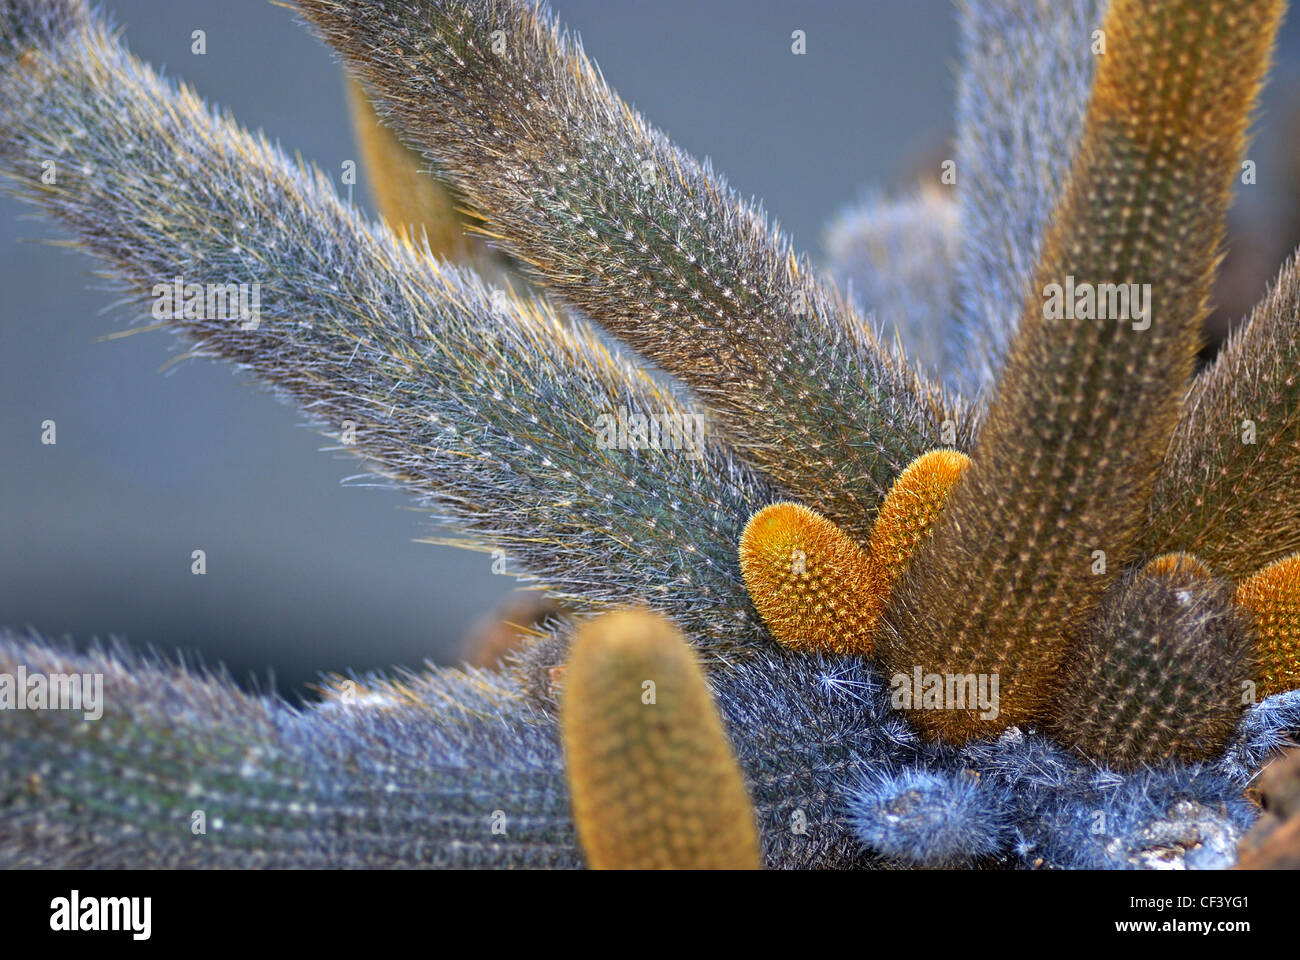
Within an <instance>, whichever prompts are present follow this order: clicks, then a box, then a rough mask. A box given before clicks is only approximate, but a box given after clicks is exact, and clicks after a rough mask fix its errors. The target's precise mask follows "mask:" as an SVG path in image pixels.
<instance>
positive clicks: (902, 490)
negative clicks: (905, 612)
mask: <svg viewBox="0 0 1300 960" xmlns="http://www.w3.org/2000/svg"><path fill="white" fill-rule="evenodd" d="M970 462H971V461H970V457H968V456H966V454H964V453H959V452H958V451H956V450H931V451H930V452H928V453H923V454H921V455H920V456H919V457H917V458H916V459H915V460H913V461H912V462H911V463H910V464H908V465H907V468H906V469H904V470H903V472H902V473H900V474H899V475H898V479H897V480H895V481H894V485H893V486H892V487H890V488H889V494H888V496H886V497H885V501H884V503H882V504H881V505H880V513H879V514H878V515H877V516H876V525H875V526H874V527H872V529H871V540H870V542H869V543H868V545H867V548H868V551H869V552H870V554H871V564H872V567H873V568H874V570H875V575H876V578H877V579H878V580H879V581H880V582H882V583H883V584H884V585H885V589H884V590H883V591H882V592H883V598H882V599H888V593H889V588H891V587H892V586H893V585H894V583H895V581H897V580H898V578H899V577H900V576H902V573H903V571H904V570H905V569H907V564H908V563H909V562H910V561H911V559H912V555H913V554H914V553H916V548H917V547H918V546H919V545H920V544H921V541H923V540H924V539H925V537H926V536H927V535H928V534H929V532H930V528H931V527H933V526H934V521H935V520H937V519H938V518H939V513H940V512H941V511H942V510H943V505H944V504H945V503H946V502H947V501H948V494H950V493H951V492H952V491H953V488H955V487H956V486H957V481H959V480H960V479H961V475H962V474H963V473H964V472H965V471H966V468H967V467H969V466H970ZM873 619H874V618H873Z"/></svg>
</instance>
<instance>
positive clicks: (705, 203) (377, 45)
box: [298, 0, 969, 535]
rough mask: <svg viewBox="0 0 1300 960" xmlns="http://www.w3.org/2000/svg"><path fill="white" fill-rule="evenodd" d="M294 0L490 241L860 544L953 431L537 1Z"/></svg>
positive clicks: (955, 406)
mask: <svg viewBox="0 0 1300 960" xmlns="http://www.w3.org/2000/svg"><path fill="white" fill-rule="evenodd" d="M298 6H299V8H300V9H301V10H302V12H303V14H304V16H306V17H307V19H308V20H309V21H310V22H311V23H313V24H314V25H315V26H316V27H317V28H318V30H319V31H320V33H321V35H322V36H323V37H324V39H325V40H326V41H327V42H329V43H330V44H331V45H332V46H334V47H335V48H336V49H338V50H339V51H340V53H341V54H342V55H343V57H344V58H345V61H346V64H347V66H348V68H349V69H350V70H352V71H353V72H354V73H355V74H356V75H357V76H358V77H359V78H360V79H361V80H362V81H363V82H364V83H365V84H366V88H367V90H368V91H369V92H370V93H371V94H372V95H373V96H374V97H375V98H376V103H377V106H378V107H379V109H380V111H381V112H382V113H383V114H384V115H385V118H386V120H387V121H388V122H389V123H391V124H392V125H393V127H394V129H396V130H398V131H399V132H400V133H401V134H402V137H403V139H404V140H405V141H406V142H407V143H409V144H412V145H417V146H419V147H420V148H421V149H423V150H424V151H425V153H426V155H427V156H428V157H429V158H430V160H431V161H433V162H434V163H436V164H437V165H438V168H439V170H440V171H442V172H443V173H445V175H446V176H447V177H448V179H449V180H450V181H451V182H452V183H453V184H454V185H455V186H456V187H457V188H458V189H459V190H460V191H461V192H462V193H463V194H464V195H465V196H466V197H467V198H468V199H469V200H470V201H471V202H472V203H473V204H474V205H475V207H476V208H477V209H478V211H479V212H480V213H481V214H482V215H483V216H484V217H485V218H486V221H487V222H486V225H485V231H486V232H487V233H488V235H489V236H491V237H493V238H495V239H496V240H497V241H498V242H499V243H500V244H501V245H502V247H503V248H504V249H505V250H506V251H507V252H509V253H511V254H513V255H514V256H515V257H516V258H517V259H518V260H520V261H521V262H523V263H526V264H528V265H529V266H530V267H531V268H532V271H533V274H534V275H535V276H536V278H537V279H538V280H539V281H540V282H542V283H543V284H545V285H546V286H548V287H549V288H550V289H551V290H552V291H554V292H556V293H557V294H559V295H560V296H562V297H564V298H565V299H566V300H567V301H568V302H570V303H572V304H573V305H575V306H577V307H578V308H580V309H581V310H582V311H583V312H584V313H585V314H586V315H587V316H589V317H591V318H593V319H594V320H595V321H596V322H598V323H600V324H601V325H603V326H604V327H605V328H607V329H608V330H610V331H611V332H612V333H613V334H615V335H616V336H617V337H619V338H620V339H622V340H623V341H625V342H627V343H629V344H631V345H632V346H633V347H635V348H636V349H637V350H638V351H640V352H641V353H642V354H643V355H644V356H646V357H648V358H649V359H651V360H652V361H654V362H655V363H656V364H658V365H659V366H661V367H662V368H663V369H665V370H667V371H669V372H670V373H672V374H674V375H675V376H677V377H679V378H680V379H681V380H683V381H684V382H685V383H687V384H688V385H690V386H691V387H692V388H694V389H695V390H696V391H697V392H698V393H699V394H700V395H701V396H702V397H704V398H705V399H707V401H708V402H709V403H710V404H711V405H712V407H713V408H714V409H715V410H716V412H717V415H718V418H719V421H720V423H722V424H723V425H724V426H725V428H726V430H727V432H728V433H729V435H730V436H731V438H732V439H733V441H734V442H735V443H736V444H737V446H738V448H739V449H740V450H741V451H742V453H743V454H744V455H745V456H747V457H748V458H749V459H750V460H751V461H752V462H754V463H755V464H757V465H759V466H760V467H761V468H762V469H764V470H765V471H766V472H768V473H769V474H770V475H771V476H772V477H773V478H775V479H776V480H777V481H778V483H779V484H780V485H781V486H782V487H784V488H785V489H786V490H787V491H788V492H789V493H791V494H794V495H796V496H797V497H799V498H800V499H801V500H802V501H804V502H806V503H808V504H809V505H810V506H814V507H816V508H817V509H818V510H819V511H821V512H822V513H823V514H824V515H826V516H827V517H830V518H831V519H833V520H834V521H836V522H837V523H839V524H840V525H841V526H843V527H845V528H846V529H848V530H850V531H855V532H857V533H859V534H863V535H865V532H866V529H867V526H868V525H869V521H870V518H871V516H872V514H873V513H874V510H875V506H876V504H877V503H878V502H879V500H880V498H881V497H882V496H883V495H884V493H885V492H886V490H887V489H888V487H889V483H890V482H891V481H892V480H893V478H894V476H896V475H897V474H898V472H899V471H900V470H902V469H903V467H904V466H906V465H907V463H908V462H910V461H911V460H912V459H913V458H914V457H915V456H917V455H918V454H919V453H921V452H923V451H924V450H925V449H926V448H928V447H931V446H934V445H936V444H938V443H944V442H955V443H958V444H961V445H965V444H966V443H968V441H969V422H968V420H967V417H966V415H965V413H964V412H963V410H964V408H963V407H962V406H961V404H960V403H958V402H957V401H955V400H953V399H951V398H949V397H947V396H946V395H944V394H943V393H942V391H940V390H938V389H937V388H935V387H933V386H932V385H929V384H927V383H925V382H923V380H922V379H921V378H920V377H919V376H918V375H917V374H916V373H915V372H914V371H912V370H911V369H909V368H907V367H906V366H905V365H904V364H903V363H902V362H901V361H899V360H898V359H897V358H895V357H893V356H892V355H891V354H890V353H889V352H888V351H886V350H885V349H883V348H882V347H881V346H880V344H879V343H877V341H876V338H875V334H874V333H873V332H872V330H871V329H870V328H869V326H868V325H867V324H866V323H865V322H864V321H863V320H862V318H860V317H859V316H858V315H857V314H856V313H855V312H854V311H853V310H852V309H850V308H849V307H848V306H847V305H846V304H844V303H843V302H842V301H841V299H840V298H839V296H838V295H837V294H836V292H835V291H834V290H833V289H830V288H828V287H826V286H825V285H823V284H822V283H820V282H819V281H818V280H817V279H816V277H815V276H814V275H813V272H812V270H811V269H810V267H809V265H808V263H807V262H806V261H805V260H803V259H800V258H798V257H796V255H795V254H794V252H793V251H792V249H791V247H790V244H789V242H788V240H787V239H786V238H785V237H784V236H782V235H781V234H780V233H779V232H778V231H777V230H775V229H773V228H772V227H770V226H769V224H768V223H767V221H766V219H765V217H764V215H763V214H762V213H761V211H759V210H758V209H757V208H755V207H754V206H752V205H750V204H748V203H746V202H744V201H742V200H741V199H740V198H739V197H737V196H736V194H735V193H734V192H733V191H732V190H731V189H729V188H728V187H727V186H726V184H725V183H724V182H723V181H722V180H721V178H719V177H717V176H716V175H715V174H714V173H713V172H712V171H711V170H710V169H709V168H708V166H707V165H703V164H700V163H698V162H697V161H695V160H693V159H692V158H690V157H689V156H687V155H686V154H684V153H683V152H682V151H680V150H679V149H677V148H676V147H674V146H673V145H672V144H671V143H670V142H669V141H668V140H667V138H666V137H664V136H663V135H662V134H661V133H659V132H658V131H657V130H655V129H654V128H653V127H651V126H649V125H648V124H647V123H646V122H645V121H644V120H643V119H642V118H641V117H640V116H639V115H638V114H637V113H636V112H635V111H633V110H632V109H631V108H630V107H628V106H627V105H626V104H625V103H623V101H622V100H620V99H619V98H618V97H617V95H616V94H614V92H613V91H611V90H610V89H609V87H608V86H607V85H606V84H605V82H604V80H603V79H602V77H601V76H600V74H599V72H598V71H597V70H596V68H595V67H594V66H593V65H592V64H591V62H590V61H589V60H588V59H587V58H586V57H585V55H584V54H583V52H582V49H581V47H580V46H579V45H578V43H577V42H576V41H575V40H573V39H572V38H570V37H569V36H567V35H566V34H562V33H561V32H560V31H559V29H558V27H557V26H556V24H555V22H554V21H553V20H552V18H551V17H550V15H549V13H547V12H546V10H545V8H538V7H537V6H536V5H535V4H533V3H532V2H531V0H417V2H405V0H402V2H398V0H382V2H376V3H355V2H340V0H301V2H300V3H299V4H298ZM945 423H947V426H948V428H949V429H948V431H945ZM945 433H949V434H950V435H948V436H947V437H946V439H945Z"/></svg>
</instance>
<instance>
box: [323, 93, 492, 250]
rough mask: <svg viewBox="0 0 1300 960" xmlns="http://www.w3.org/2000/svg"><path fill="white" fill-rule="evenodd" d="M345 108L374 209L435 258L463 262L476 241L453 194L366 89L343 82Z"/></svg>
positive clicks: (475, 245) (474, 248)
mask: <svg viewBox="0 0 1300 960" xmlns="http://www.w3.org/2000/svg"><path fill="white" fill-rule="evenodd" d="M348 110H349V112H350V113H351V114H352V129H353V131H354V132H355V134H356V138H357V145H358V146H359V147H360V148H361V162H362V165H363V167H364V169H365V172H366V183H367V184H368V185H369V187H370V193H371V196H372V197H373V198H374V201H375V206H376V207H378V208H379V213H380V215H381V216H383V218H384V219H385V220H386V221H388V225H389V226H390V227H392V228H393V230H395V231H396V232H397V233H399V234H401V235H402V236H406V235H407V234H408V232H409V233H410V234H411V235H413V236H414V238H415V239H416V241H417V242H419V241H423V242H424V243H426V244H427V245H428V247H429V250H430V251H431V252H432V253H433V254H435V255H436V256H440V257H443V258H445V259H447V260H449V261H452V262H453V263H466V262H468V261H469V260H470V259H471V258H472V257H473V256H474V255H475V253H476V252H477V250H476V247H477V244H476V243H475V242H474V241H473V240H471V238H470V236H469V234H468V233H467V232H466V227H467V224H466V223H465V222H464V219H463V218H462V217H461V215H460V214H459V213H457V212H456V198H455V197H454V196H452V194H451V191H449V190H448V189H447V188H446V187H445V186H443V185H442V184H441V183H439V182H438V181H437V180H435V179H434V178H433V177H432V176H430V175H429V173H428V172H427V171H428V166H429V165H428V163H426V162H425V161H424V159H423V158H422V157H421V156H420V155H419V154H418V153H416V152H415V151H414V150H412V149H410V148H409V147H407V146H406V145H405V144H403V143H402V142H401V141H400V140H398V139H397V134H395V133H393V131H391V130H389V129H388V128H387V127H386V126H384V125H383V123H382V122H381V121H380V119H379V115H378V114H376V113H375V108H374V105H373V104H372V103H371V102H370V99H369V98H368V97H367V96H366V92H365V90H364V89H363V88H362V86H361V84H359V83H358V82H357V81H355V80H351V79H350V80H348Z"/></svg>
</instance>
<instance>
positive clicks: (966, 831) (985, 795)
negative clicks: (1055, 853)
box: [851, 769, 1014, 867]
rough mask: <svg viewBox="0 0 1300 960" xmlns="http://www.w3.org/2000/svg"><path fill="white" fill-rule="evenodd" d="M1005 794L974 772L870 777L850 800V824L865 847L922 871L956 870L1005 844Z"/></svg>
mask: <svg viewBox="0 0 1300 960" xmlns="http://www.w3.org/2000/svg"><path fill="white" fill-rule="evenodd" d="M1012 808H1013V802H1012V800H1011V796H1010V790H1009V789H1008V788H1007V787H1006V786H1005V785H1003V784H998V783H995V784H994V785H993V786H989V787H986V786H984V785H983V784H981V783H980V777H979V774H978V773H977V772H976V771H974V770H962V771H960V772H958V773H956V774H951V775H950V774H947V773H946V772H944V773H932V772H929V771H920V770H914V769H909V770H904V771H903V773H902V774H901V775H899V776H894V777H889V776H883V777H882V776H879V775H877V776H876V777H872V776H871V775H870V772H869V773H868V776H867V778H866V782H865V783H864V784H863V785H862V787H861V789H860V791H859V792H858V794H857V795H856V796H855V797H854V800H853V806H852V808H851V809H852V812H853V826H854V829H855V830H856V831H857V833H858V836H860V837H861V838H862V841H863V842H864V843H865V844H867V846H869V847H870V848H871V849H873V850H878V851H880V852H881V853H883V854H886V855H887V856H891V857H897V858H898V859H900V860H902V861H904V862H907V863H915V864H919V865H921V866H926V867H959V866H965V865H967V864H969V863H970V862H971V861H973V860H977V859H979V858H980V857H985V856H990V855H992V854H996V853H998V852H1000V851H1002V850H1004V849H1006V847H1007V846H1008V845H1009V841H1010V839H1011V837H1012V836H1013V832H1014V831H1013V827H1012V824H1011V819H1010V817H1009V814H1010V812H1011V810H1012Z"/></svg>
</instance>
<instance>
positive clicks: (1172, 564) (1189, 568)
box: [1142, 553, 1214, 577]
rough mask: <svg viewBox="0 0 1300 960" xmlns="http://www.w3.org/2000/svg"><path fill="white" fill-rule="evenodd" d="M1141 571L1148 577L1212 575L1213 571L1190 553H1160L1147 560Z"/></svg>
mask: <svg viewBox="0 0 1300 960" xmlns="http://www.w3.org/2000/svg"><path fill="white" fill-rule="evenodd" d="M1142 573H1143V574H1144V575H1145V576H1148V577H1176V576H1190V577H1212V576H1214V572H1213V571H1212V570H1211V569H1210V568H1209V567H1208V566H1206V565H1205V564H1204V563H1202V562H1201V561H1200V560H1198V559H1196V557H1194V556H1192V555H1191V554H1190V553H1162V554H1160V556H1158V557H1154V558H1153V559H1151V560H1150V561H1148V562H1147V565H1146V566H1145V567H1143V568H1142Z"/></svg>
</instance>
